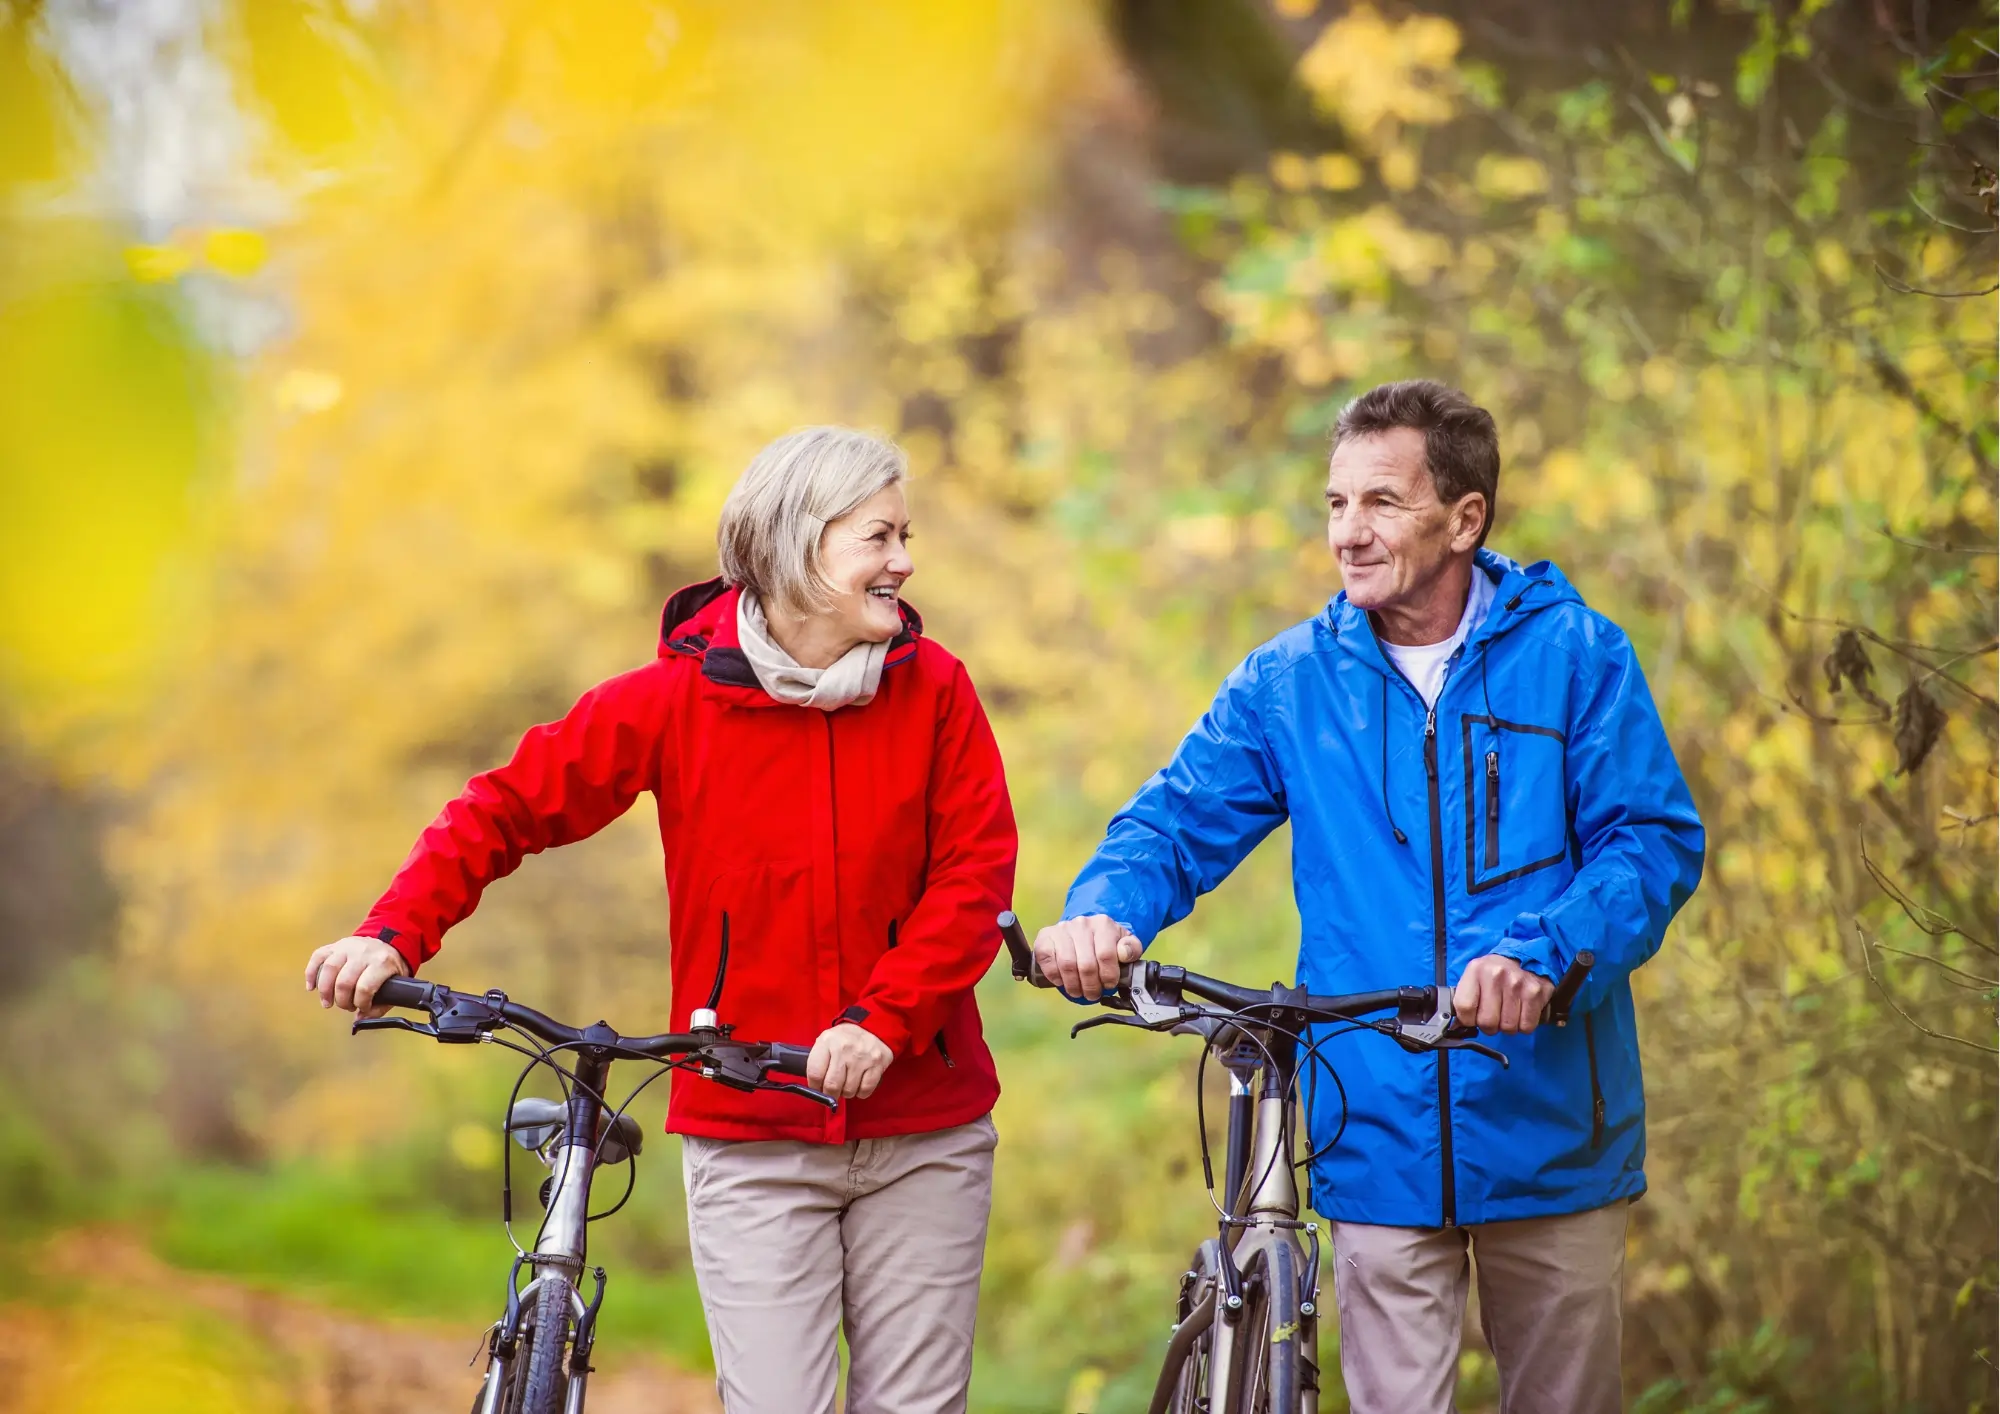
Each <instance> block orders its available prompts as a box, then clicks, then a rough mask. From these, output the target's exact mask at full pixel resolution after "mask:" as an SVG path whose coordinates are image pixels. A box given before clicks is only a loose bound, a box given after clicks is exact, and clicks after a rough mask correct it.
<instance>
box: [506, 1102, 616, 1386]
mask: <svg viewBox="0 0 2000 1414" xmlns="http://www.w3.org/2000/svg"><path fill="white" fill-rule="evenodd" d="M608 1068H609V1067H608V1066H607V1067H605V1069H608ZM585 1083H586V1084H588V1085H590V1086H591V1088H592V1089H597V1090H601V1089H602V1088H603V1084H604V1075H603V1073H602V1072H601V1071H600V1072H599V1073H598V1074H596V1075H595V1076H594V1077H591V1078H589V1079H586V1081H585ZM579 1105H581V1106H582V1107H583V1110H584V1112H585V1113H587V1115H588V1117H589V1120H590V1126H591V1128H590V1130H586V1131H584V1132H591V1131H593V1130H595V1129H596V1128H598V1127H599V1124H600V1123H601V1111H600V1109H599V1107H598V1104H597V1102H596V1100H595V1099H594V1098H591V1097H589V1096H586V1095H577V1096H575V1097H572V1099H571V1101H570V1106H571V1115H572V1124H571V1125H568V1126H565V1132H564V1133H563V1134H560V1135H558V1136H557V1137H556V1138H555V1140H553V1141H552V1143H551V1145H550V1147H549V1148H548V1149H546V1150H544V1151H542V1152H541V1154H540V1155H539V1157H540V1158H541V1159H542V1161H543V1163H545V1164H546V1165H547V1166H548V1167H549V1169H550V1170H551V1171H552V1172H553V1173H554V1175H555V1185H554V1190H553V1191H552V1192H551V1193H550V1194H549V1206H548V1212H547V1214H546V1216H545V1217H544V1218H543V1221H542V1228H541V1235H540V1236H539V1237H538V1238H537V1239H536V1241H535V1250H534V1252H533V1253H532V1254H531V1255H530V1256H529V1257H528V1259H527V1260H528V1262H529V1264H530V1265H531V1267H532V1269H533V1277H532V1279H531V1280H530V1281H529V1282H528V1284H527V1285H526V1286H524V1287H523V1288H521V1292H520V1296H519V1298H518V1300H519V1302H520V1305H521V1307H522V1308H523V1309H532V1305H533V1301H534V1298H535V1295H536V1293H537V1291H538V1290H539V1289H540V1287H541V1284H542V1283H543V1282H544V1281H546V1280H548V1278H549V1276H550V1275H555V1276H557V1277H559V1278H561V1279H564V1280H566V1281H567V1282H568V1283H569V1301H570V1313H571V1315H572V1316H573V1317H574V1318H576V1319H577V1320H581V1319H582V1318H583V1315H584V1304H583V1263H584V1257H585V1256H586V1255H587V1253H588V1250H589V1247H588V1240H587V1234H588V1226H589V1216H590V1186H591V1180H592V1179H593V1178H594V1177H595V1175H596V1169H597V1146H596V1144H595V1143H594V1142H593V1143H590V1144H571V1143H568V1142H566V1141H567V1140H568V1138H569V1136H570V1134H571V1133H573V1132H575V1130H574V1125H573V1121H574V1117H575V1116H576V1115H577V1113H578V1106H579ZM627 1162H631V1160H628V1161H627ZM498 1328H499V1323H497V1322H496V1323H495V1325H494V1327H493V1329H495V1330H497V1329H498ZM528 1346H529V1340H528V1332H527V1331H526V1330H525V1329H522V1330H517V1331H516V1340H515V1343H514V1350H513V1353H512V1355H503V1354H501V1353H500V1352H499V1351H497V1350H496V1351H494V1352H493V1353H492V1354H491V1356H490V1357H489V1358H488V1360H487V1364H486V1379H485V1382H484V1383H483V1384H482V1386H481V1387H480V1395H479V1403H478V1404H477V1405H476V1406H475V1414H500V1407H501V1401H502V1399H504V1398H505V1396H506V1391H507V1386H508V1384H509V1381H510V1380H511V1378H512V1374H513V1369H514V1365H515V1362H517V1361H522V1360H526V1359H527V1358H528ZM589 1379H590V1372H589V1371H587V1370H578V1371H574V1372H572V1373H571V1375H570V1376H569V1383H568V1387H567V1388H566V1390H565V1391H564V1394H563V1414H583V1398H584V1389H585V1386H586V1385H587V1384H588V1382H589Z"/></svg>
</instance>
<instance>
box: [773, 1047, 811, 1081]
mask: <svg viewBox="0 0 2000 1414" xmlns="http://www.w3.org/2000/svg"><path fill="white" fill-rule="evenodd" d="M767 1054H768V1055H769V1056H770V1058H771V1069H773V1070H775V1071H777V1072H778V1073H779V1074H780V1075H796V1076H798V1077H799V1078H800V1079H804V1078H805V1073H806V1060H807V1058H808V1057H810V1056H811V1055H812V1047H810V1046H789V1045H786V1044H785V1043H784V1042H783V1041H773V1042H772V1043H771V1047H770V1050H769V1052H768V1053H767Z"/></svg>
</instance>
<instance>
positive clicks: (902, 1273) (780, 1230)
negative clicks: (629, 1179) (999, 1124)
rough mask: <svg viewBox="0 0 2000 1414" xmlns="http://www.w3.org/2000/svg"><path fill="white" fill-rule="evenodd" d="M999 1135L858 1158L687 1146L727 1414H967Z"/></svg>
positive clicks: (896, 1146) (934, 1137)
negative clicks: (843, 1372)
mask: <svg viewBox="0 0 2000 1414" xmlns="http://www.w3.org/2000/svg"><path fill="white" fill-rule="evenodd" d="M995 1143H996V1137H995V1134H994V1130H993V1121H992V1119H990V1118H986V1119H979V1120H975V1121H973V1122H972V1123H971V1124H965V1125H959V1126H957V1127H956V1128H953V1129H945V1130H940V1131H938V1132H937V1133H934V1134H907V1135H899V1136H897V1137H896V1138H893V1139H860V1140H855V1141H853V1142H851V1143H847V1144H806V1143H801V1142H798V1141H795V1140H777V1141H772V1142H769V1143H758V1142H735V1141H730V1140H721V1139H695V1138H687V1139H684V1140H683V1141H682V1143H681V1168H682V1172H683V1173H684V1175H685V1177H686V1179H687V1195H688V1236H689V1239H690V1242H691V1245H692V1247H693V1251H694V1270H695V1279H696V1281H697V1282H698V1283H699V1285H700V1287H701V1304H702V1309H703V1310H704V1311H705V1312H706V1313H707V1316H708V1333H709V1339H710V1341H711V1343H712V1344H713V1345H714V1347H715V1372H716V1379H715V1385H716V1389H717V1390H718V1391H719V1392H720V1393H721V1395H722V1405H723V1408H724V1409H725V1410H727V1411H728V1414H832V1411H833V1397H834V1386H835V1384H836V1383H837V1380H838V1375H839V1356H838V1352H837V1350H836V1347H835V1333H836V1331H837V1330H838V1329H840V1328H843V1327H844V1328H845V1329H846V1332H847V1351H848V1371H847V1406H846V1407H847V1409H848V1411H849V1414H952V1412H953V1411H958V1410H963V1409H964V1408H965V1387H966V1384H967V1382H968V1381H969V1380H970V1379H971V1377H972V1327H973V1322H974V1319H975V1317H976V1316H977V1315H978V1311H979V1272H980V1268H981V1266H982V1265H983V1264H984V1262H985V1258H986V1217H987V1213H988V1211H989V1209H990V1208H991V1206H992V1197H993V1148H994V1144H995Z"/></svg>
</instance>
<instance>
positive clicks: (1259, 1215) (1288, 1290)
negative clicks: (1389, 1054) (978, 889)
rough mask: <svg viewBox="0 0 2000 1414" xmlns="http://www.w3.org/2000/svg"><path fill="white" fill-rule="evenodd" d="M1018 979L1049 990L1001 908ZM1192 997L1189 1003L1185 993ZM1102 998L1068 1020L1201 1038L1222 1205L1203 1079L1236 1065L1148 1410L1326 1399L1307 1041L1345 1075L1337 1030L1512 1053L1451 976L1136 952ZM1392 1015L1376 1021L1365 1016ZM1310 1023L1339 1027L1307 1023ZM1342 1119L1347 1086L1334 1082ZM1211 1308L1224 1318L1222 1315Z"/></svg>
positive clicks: (1565, 988)
mask: <svg viewBox="0 0 2000 1414" xmlns="http://www.w3.org/2000/svg"><path fill="white" fill-rule="evenodd" d="M998 922H999V926H1000V935H1001V937H1002V938H1003V939H1004V940H1005V942H1006V944H1007V952H1008V956H1009V960H1010V964H1011V970H1012V972H1013V974H1014V979H1015V980H1016V981H1021V982H1030V983H1032V984H1033V985H1035V986H1037V987H1054V986H1055V983H1053V982H1051V981H1049V980H1048V979H1047V978H1046V977H1044V976H1043V975H1042V973H1041V970H1040V968H1039V967H1038V966H1037V965H1036V963H1035V956H1034V952H1033V950H1032V949H1031V948H1030V947H1029V945H1028V939H1027V935H1026V933H1025V932H1024V931H1023V930H1022V928H1021V922H1020V919H1019V918H1017V917H1016V916H1015V915H1014V914H1013V913H1012V912H1007V913H1002V914H1001V915H1000V917H999V920H998ZM1595 961H1596V958H1595V957H1594V956H1593V955H1592V954H1590V953H1588V952H1582V953H1578V954H1577V956H1576V958H1575V960H1574V961H1573V962H1572V963H1571V965H1570V967H1569V970H1568V971H1567V972H1565V973H1564V974H1563V977H1562V980H1561V981H1560V982H1559V983H1558V984H1557V986H1556V989H1555V991H1554V992H1553V993H1551V995H1550V997H1549V1001H1548V1004H1547V1006H1546V1008H1545V1009H1544V1011H1543V1019H1544V1020H1545V1021H1547V1022H1548V1023H1550V1024H1552V1025H1555V1026H1563V1025H1566V1024H1567V1023H1568V1020H1569V1009H1570V1005H1571V1003H1572V1002H1573V1001H1574V1000H1575V998H1576V992H1577V989H1578V988H1579V987H1581V986H1582V985H1583V981H1584V978H1585V977H1586V976H1588V975H1589V972H1590V969H1591V966H1592V965H1593V964H1594V963H1595ZM1189 998H1194V999H1196V1000H1195V1001H1190V1000H1189ZM1099 1005H1101V1006H1104V1007H1109V1008H1112V1009H1114V1010H1116V1011H1122V1012H1126V1013H1129V1015H1127V1016H1095V1017H1090V1018H1087V1019H1086V1020H1083V1021H1079V1022H1078V1023H1077V1024H1076V1025H1075V1026H1073V1027H1071V1028H1070V1035H1071V1036H1072V1037H1074V1036H1076V1035H1079V1034H1080V1033H1082V1032H1084V1031H1088V1030H1092V1029H1094V1028H1096V1027H1100V1026H1112V1025H1119V1026H1132V1027H1137V1028H1138V1029H1140V1030H1144V1031H1155V1032H1168V1033H1170V1034H1174V1035H1193V1036H1199V1037H1201V1038H1202V1040H1203V1042H1204V1043H1205V1046H1204V1050H1203V1052H1202V1061H1201V1068H1200V1069H1198V1070H1197V1073H1196V1079H1195V1106H1196V1116H1197V1123H1198V1125H1199V1127H1200V1135H1201V1168H1202V1180H1203V1183H1204V1184H1205V1185H1206V1187H1207V1188H1208V1191H1209V1200H1210V1201H1211V1202H1215V1170H1214V1165H1213V1163H1212V1161H1211V1159H1210V1155H1209V1149H1208V1124H1207V1113H1206V1109H1205V1107H1204V1105H1203V1102H1202V1090H1201V1082H1202V1078H1203V1072H1204V1071H1205V1070H1206V1067H1207V1063H1208V1059H1209V1057H1210V1056H1213V1057H1214V1058H1215V1060H1216V1062H1217V1063H1218V1064H1219V1065H1221V1066H1222V1068H1223V1070H1224V1071H1225V1072H1226V1073H1227V1075H1228V1077H1229V1130H1228V1139H1227V1141H1226V1148H1225V1151H1224V1154H1225V1163H1224V1170H1223V1175H1224V1176H1223V1194H1224V1196H1225V1199H1226V1200H1227V1201H1226V1203H1216V1213H1217V1218H1218V1222H1217V1229H1216V1235H1215V1236H1214V1237H1212V1238H1210V1239H1208V1240H1207V1241H1205V1242H1203V1243H1202V1244H1201V1246H1200V1247H1199V1248H1198V1249H1197V1250H1196V1252H1195V1258H1194V1261H1193V1262H1192V1263H1191V1264H1190V1265H1189V1267H1188V1269H1187V1271H1186V1272H1184V1273H1182V1275H1181V1283H1180V1291H1179V1294H1178V1297H1177V1300H1176V1305H1175V1319H1174V1328H1173V1334H1172V1335H1171V1336H1170V1337H1169V1339H1168V1341H1167V1353H1166V1358H1165V1360H1164V1362H1163V1363H1162V1365H1161V1368H1160V1375H1159V1379H1158V1380H1157V1381H1156V1382H1155V1384H1154V1387H1153V1396H1152V1402H1151V1404H1150V1405H1149V1406H1148V1409H1149V1414H1272V1411H1280V1410H1284V1411H1291V1410H1296V1411H1299V1412H1300V1414H1314V1411H1316V1410H1317V1409H1318V1407H1319V1365H1318V1356H1317V1351H1318V1348H1319V1345H1318V1317H1319V1304H1318V1303H1319V1271H1320V1234H1319V1225H1318V1224H1317V1223H1309V1222H1303V1221H1301V1220H1300V1217H1299V1190H1298V1184H1297V1181H1296V1179H1295V1177H1294V1174H1295V1171H1296V1170H1297V1169H1298V1168H1299V1167H1302V1166H1303V1165H1304V1164H1309V1163H1311V1162H1312V1161H1313V1160H1314V1159H1315V1158H1318V1157H1319V1155H1320V1153H1323V1152H1324V1151H1325V1149H1330V1148H1332V1146H1333V1145H1334V1144H1337V1143H1339V1142H1340V1133H1339V1131H1338V1130H1336V1132H1335V1134H1334V1136H1333V1138H1332V1139H1331V1140H1329V1141H1328V1143H1327V1144H1326V1145H1325V1146H1324V1148H1323V1149H1321V1150H1319V1151H1315V1152H1313V1153H1309V1154H1308V1155H1307V1156H1306V1158H1305V1159H1304V1160H1303V1161H1301V1160H1298V1159H1297V1158H1296V1157H1295V1156H1296V1153H1297V1144H1296V1128H1297V1098H1298V1090H1299V1084H1300V1079H1301V1076H1302V1075H1304V1074H1307V1073H1309V1071H1305V1070H1302V1069H1301V1049H1302V1048H1303V1053H1304V1060H1305V1062H1306V1064H1307V1065H1308V1066H1310V1065H1315V1064H1316V1065H1319V1066H1323V1067H1324V1068H1325V1069H1326V1072H1327V1074H1328V1075H1330V1076H1331V1077H1332V1078H1333V1082H1334V1085H1335V1086H1336V1088H1339V1087H1340V1077H1339V1074H1338V1072H1336V1071H1335V1070H1334V1069H1333V1067H1332V1065H1331V1064H1330V1063H1329V1062H1328V1061H1327V1060H1326V1059H1325V1057H1324V1056H1322V1055H1321V1054H1320V1049H1319V1048H1320V1047H1321V1046H1322V1045H1324V1044H1325V1043H1326V1041H1328V1040H1330V1039H1332V1037H1333V1036H1336V1035H1343V1034H1347V1033H1348V1032H1352V1031H1374V1032H1377V1033H1380V1034H1382V1035H1385V1036H1388V1037H1390V1038H1392V1039H1393V1040H1395V1041H1396V1042H1397V1044H1399V1045H1401V1046H1402V1047H1403V1048H1404V1049H1405V1050H1409V1051H1413V1052H1424V1051H1453V1050H1466V1051H1472V1052H1474V1053H1475V1054H1480V1055H1485V1056H1487V1057H1490V1058H1491V1059H1493V1060H1497V1061H1498V1062H1500V1064H1501V1066H1502V1067H1505V1066H1506V1065H1507V1063H1508V1062H1507V1057H1506V1056H1504V1055H1502V1054H1501V1053H1500V1052H1499V1051H1497V1050H1495V1049H1493V1048H1492V1047H1491V1046H1487V1045H1484V1044H1482V1043H1481V1042H1479V1041H1478V1040H1477V1039H1475V1038H1476V1037H1477V1036H1478V1034H1479V1033H1478V1031H1477V1030H1476V1029H1474V1028H1472V1027H1469V1026H1465V1025H1462V1024H1461V1023H1459V1022H1458V1021H1457V1019H1456V1018H1455V1017H1454V1015H1453V1013H1452V991H1451V989H1450V988H1448V987H1444V986H1419V987H1397V988H1393V989H1390V990H1386V991H1377V992H1353V993H1348V994H1345V995H1336V996H1323V995H1315V994H1313V993H1310V992H1306V991H1304V990H1302V989H1300V988H1296V987H1286V986H1284V985H1282V984H1278V983H1273V984H1272V985H1271V986H1270V987H1269V988H1266V989H1264V990H1261V991H1260V990H1258V989H1256V988H1251V987H1240V986H1237V985H1235V984H1234V983H1230V982H1224V981H1221V980H1219V979H1217V978H1214V977H1204V976H1202V975H1201V974H1200V973H1197V972H1190V971H1188V970H1187V969H1186V968H1184V967H1178V966H1174V965H1172V964H1168V963H1159V962H1151V961H1146V960H1141V961H1138V962H1132V963H1126V964H1124V965H1123V966H1121V967H1120V968H1119V981H1118V986H1117V988H1116V990H1115V991H1107V992H1106V993H1105V994H1104V995H1103V996H1102V997H1101V998H1099ZM1390 1011H1393V1012H1394V1013H1395V1015H1394V1016H1393V1017H1389V1018H1385V1019H1380V1020H1373V1019H1370V1017H1371V1014H1372V1013H1377V1012H1390ZM1314 1025H1320V1026H1322V1027H1326V1026H1332V1027H1337V1028H1339V1029H1337V1030H1333V1031H1324V1030H1323V1031H1322V1034H1320V1035H1319V1036H1317V1037H1313V1036H1312V1035H1311V1034H1310V1028H1311V1027H1313V1026H1314ZM1340 1093H1341V1100H1342V1120H1341V1126H1340V1128H1342V1129H1344V1128H1345V1126H1346V1118H1345V1115H1346V1091H1345V1090H1344V1089H1341V1091H1340ZM1218 1315H1220V1317H1221V1319H1220V1321H1218V1320H1217V1319H1216V1318H1217V1316H1218Z"/></svg>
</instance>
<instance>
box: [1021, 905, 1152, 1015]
mask: <svg viewBox="0 0 2000 1414" xmlns="http://www.w3.org/2000/svg"><path fill="white" fill-rule="evenodd" d="M1142 951H1143V949H1142V948H1141V947H1140V946H1139V940H1138V939H1137V938H1135V937H1133V936H1132V934H1131V932H1130V930H1128V929H1127V928H1126V927H1125V925H1124V924H1122V923H1117V922H1114V921H1113V920H1111V919H1109V918H1107V917H1105V916H1104V915H1103V914H1101V913H1093V914H1089V915H1087V916H1086V917H1083V918H1071V919H1068V920H1066V921H1064V922H1062V923H1052V924H1050V925H1049V926H1048V927H1046V928H1044V929H1042V931H1041V932H1039V933H1037V934H1036V935H1035V965H1036V966H1037V967H1039V968H1040V969H1041V972H1042V975H1043V976H1044V977H1046V978H1048V979H1049V980H1050V981H1051V982H1053V983H1055V984H1056V986H1058V987H1060V988H1061V989H1062V990H1063V991H1064V992H1066V993H1068V994H1069V995H1070V996H1072V997H1082V998H1083V999H1084V1000H1085V1001H1090V1002H1094V1001H1096V1000H1097V999H1098V998H1099V997H1101V996H1103V995H1104V993H1105V992H1107V991H1109V990H1112V989H1113V988H1115V987H1117V985H1118V969H1119V967H1120V966H1121V965H1123V964H1124V963H1128V962H1137V961H1138V960H1139V954H1140V953H1141V952H1142Z"/></svg>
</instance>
